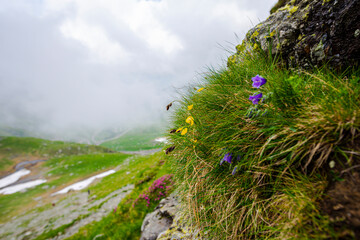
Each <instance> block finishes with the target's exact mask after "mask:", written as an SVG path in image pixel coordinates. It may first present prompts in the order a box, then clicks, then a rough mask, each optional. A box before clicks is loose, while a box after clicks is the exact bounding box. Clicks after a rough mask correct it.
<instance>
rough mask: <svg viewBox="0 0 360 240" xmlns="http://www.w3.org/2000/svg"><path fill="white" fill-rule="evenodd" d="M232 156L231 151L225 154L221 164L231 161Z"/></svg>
mask: <svg viewBox="0 0 360 240" xmlns="http://www.w3.org/2000/svg"><path fill="white" fill-rule="evenodd" d="M231 157H232V156H231V153H227V154H225V156H224V158H223V159H221V161H220V165H221V164H223V162H228V163H231Z"/></svg>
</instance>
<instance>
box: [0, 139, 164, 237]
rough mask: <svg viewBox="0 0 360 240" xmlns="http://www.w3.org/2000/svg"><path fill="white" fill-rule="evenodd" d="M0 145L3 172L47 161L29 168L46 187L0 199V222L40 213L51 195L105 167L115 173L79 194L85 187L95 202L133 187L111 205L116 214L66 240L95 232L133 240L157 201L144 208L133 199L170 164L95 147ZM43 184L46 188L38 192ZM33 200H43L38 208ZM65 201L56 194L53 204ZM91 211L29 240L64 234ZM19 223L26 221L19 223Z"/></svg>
mask: <svg viewBox="0 0 360 240" xmlns="http://www.w3.org/2000/svg"><path fill="white" fill-rule="evenodd" d="M0 144H1V145H0V154H1V156H2V158H3V159H6V161H7V167H5V168H4V169H9V167H10V169H11V168H12V167H14V165H15V163H17V162H18V160H19V159H25V158H30V157H39V158H40V159H47V161H45V162H42V163H38V165H37V166H35V167H36V172H37V173H38V174H40V175H41V176H42V178H45V179H47V182H46V183H44V184H41V185H39V186H36V187H33V188H30V189H28V190H27V191H25V192H18V193H14V194H9V195H0V217H1V222H2V223H4V222H7V221H11V219H12V218H13V217H14V216H17V215H24V214H27V213H34V212H39V213H40V212H43V211H46V210H47V209H49V208H51V207H52V206H51V202H52V199H53V198H51V197H50V194H51V193H54V192H56V191H58V190H60V189H62V188H64V187H66V186H68V185H70V184H72V183H75V182H78V181H81V180H83V179H86V178H88V177H91V176H94V175H96V174H98V173H101V172H105V171H107V170H110V169H114V168H116V169H117V171H116V172H115V173H114V174H111V175H109V176H106V177H104V178H102V179H101V180H99V181H96V182H95V183H93V184H91V185H89V186H88V187H86V188H85V189H83V190H81V191H82V192H87V191H88V190H89V189H90V190H91V196H94V198H95V199H93V201H95V200H96V199H102V198H104V197H106V196H107V195H109V194H111V193H112V192H114V191H116V190H118V189H120V188H122V187H124V186H126V185H129V184H134V185H135V188H134V190H133V191H132V192H131V193H130V194H129V195H128V196H127V197H126V198H125V199H123V200H122V202H121V203H120V204H119V206H118V207H117V214H113V213H111V214H109V215H108V216H105V217H104V218H103V219H102V220H100V221H99V222H94V223H91V224H89V225H86V226H84V227H82V228H81V229H80V231H79V232H78V233H77V234H75V235H74V236H73V237H71V239H92V238H93V237H94V236H96V235H98V234H99V233H104V234H105V235H106V236H107V237H109V238H113V237H115V238H117V239H138V238H139V237H140V234H141V231H140V227H141V224H142V221H143V218H144V216H145V215H146V214H147V213H148V212H150V211H152V209H153V208H154V207H155V206H156V204H157V203H158V202H159V201H158V200H154V199H153V201H152V202H151V205H150V206H146V204H145V202H142V201H139V203H138V204H136V205H134V201H135V200H136V199H137V198H138V197H139V195H140V194H141V193H143V192H144V191H146V190H147V189H148V188H149V186H150V185H151V184H152V183H153V182H154V181H155V180H156V179H158V178H160V177H161V176H164V175H166V174H169V173H170V165H169V164H168V163H167V161H166V158H165V154H164V153H162V152H158V153H155V154H152V155H147V156H139V155H130V154H122V153H117V152H113V151H112V150H110V149H108V148H105V147H101V146H91V145H84V144H76V143H67V142H60V141H57V142H52V141H48V140H42V139H35V138H18V137H5V138H2V139H1V140H0ZM4 162H5V160H4ZM2 163H3V162H2ZM31 170H33V168H31ZM44 186H46V187H45V188H44ZM39 197H41V199H42V200H43V204H42V205H41V206H39V205H37V204H36V199H39ZM66 198H67V195H66V194H65V195H63V196H60V199H58V201H63V200H65V199H66ZM100 207H101V206H97V207H95V209H93V210H94V211H95V210H96V208H100ZM91 213H92V212H91V211H90V212H89V213H88V214H87V215H84V216H79V217H78V218H77V219H74V220H73V221H72V222H71V223H68V224H64V225H63V226H60V227H58V228H56V229H51V230H50V231H46V232H43V233H42V234H40V235H39V236H37V237H36V238H35V239H49V238H51V237H55V236H57V235H58V234H61V233H64V232H66V230H67V229H68V228H70V227H71V226H72V225H74V224H76V222H77V221H80V220H81V219H82V218H84V217H87V216H89V215H91ZM24 224H25V225H26V224H27V223H26V222H24ZM3 237H4V236H3Z"/></svg>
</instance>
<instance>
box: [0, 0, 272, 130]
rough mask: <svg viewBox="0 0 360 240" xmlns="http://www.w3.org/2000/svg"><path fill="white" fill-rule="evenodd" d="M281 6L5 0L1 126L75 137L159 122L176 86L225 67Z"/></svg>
mask: <svg viewBox="0 0 360 240" xmlns="http://www.w3.org/2000/svg"><path fill="white" fill-rule="evenodd" d="M275 2H277V0H221V1H219V0H206V1H205V0H157V1H155V0H154V1H145V0H0V109H1V111H0V124H6V125H9V126H12V127H29V128H33V130H38V131H50V130H54V129H56V130H60V131H66V130H68V129H70V128H74V127H89V128H106V127H110V126H125V127H126V126H129V125H130V124H132V123H138V122H142V121H144V122H146V121H154V120H156V119H158V118H159V116H161V114H164V112H165V106H166V104H167V103H168V102H170V101H172V100H173V99H174V98H175V97H176V93H175V92H176V89H178V88H181V87H183V86H187V85H188V84H189V83H191V82H194V79H196V78H197V73H201V72H203V71H206V66H214V67H215V68H218V67H220V66H224V65H225V60H226V58H227V57H228V56H229V55H230V54H229V53H228V52H227V51H226V50H225V49H227V50H229V51H234V46H235V45H236V44H238V43H239V42H240V41H241V40H242V38H243V37H244V35H245V33H246V32H247V31H248V30H249V29H250V28H251V27H252V26H253V25H256V24H257V23H259V21H261V20H264V19H266V17H268V15H269V10H270V8H271V7H272V6H273V5H274V4H275ZM236 36H238V39H237V38H236ZM224 48H225V49H224Z"/></svg>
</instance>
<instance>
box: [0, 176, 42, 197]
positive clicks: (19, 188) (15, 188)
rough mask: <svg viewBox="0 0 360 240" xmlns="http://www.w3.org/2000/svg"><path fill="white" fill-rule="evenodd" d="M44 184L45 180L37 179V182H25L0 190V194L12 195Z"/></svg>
mask: <svg viewBox="0 0 360 240" xmlns="http://www.w3.org/2000/svg"><path fill="white" fill-rule="evenodd" d="M44 182H46V180H45V179H38V180H34V181H29V182H26V183H20V184H16V185H14V186H11V187H7V188H3V189H1V190H0V194H13V193H16V192H19V191H22V190H25V189H27V188H32V187H35V186H37V185H40V184H42V183H44Z"/></svg>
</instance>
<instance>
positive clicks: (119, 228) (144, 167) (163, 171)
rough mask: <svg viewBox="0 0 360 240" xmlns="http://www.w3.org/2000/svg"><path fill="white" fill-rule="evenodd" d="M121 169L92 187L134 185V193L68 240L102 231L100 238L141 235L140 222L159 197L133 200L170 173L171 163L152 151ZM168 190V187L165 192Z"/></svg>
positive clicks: (84, 237)
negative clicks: (110, 212)
mask: <svg viewBox="0 0 360 240" xmlns="http://www.w3.org/2000/svg"><path fill="white" fill-rule="evenodd" d="M121 171H122V172H121ZM121 171H119V172H117V173H116V174H113V175H111V176H109V178H107V179H106V180H105V179H104V181H102V182H101V184H98V185H96V187H95V189H94V190H95V191H96V194H97V195H100V194H101V193H102V191H104V189H107V190H108V186H109V184H111V183H114V182H116V183H117V185H125V184H127V183H133V184H135V189H134V190H133V192H132V193H131V194H130V195H128V196H127V197H126V198H125V199H124V200H123V201H122V202H121V203H120V204H119V207H118V208H117V209H116V210H114V212H113V213H112V214H109V215H108V216H107V217H105V218H103V219H102V220H101V221H99V222H94V223H92V224H89V225H87V226H85V227H83V228H81V229H80V230H79V232H78V233H77V234H75V235H73V236H72V237H70V238H68V239H69V240H70V239H71V240H77V239H79V240H80V239H94V237H96V236H97V235H99V234H103V239H129V240H132V239H133V240H135V239H139V238H140V234H141V225H142V222H143V220H144V218H145V216H146V214H147V213H150V212H152V211H153V210H154V208H155V207H156V206H157V205H158V203H159V201H160V200H157V199H155V198H154V197H153V198H151V197H150V204H149V205H147V204H146V202H145V201H143V200H142V201H141V199H140V201H136V199H138V198H139V195H140V194H143V193H144V192H146V190H147V189H148V188H149V187H150V186H151V185H152V184H153V182H154V180H156V179H159V178H160V177H162V176H164V175H167V174H169V173H170V172H171V169H170V165H169V164H168V163H167V162H166V161H165V158H164V155H163V153H155V154H153V155H150V156H138V157H135V158H134V159H133V160H132V161H131V162H130V165H129V166H128V167H127V168H124V169H123V170H121ZM126 171H131V173H130V174H126ZM105 186H106V187H105ZM168 186H172V185H168ZM110 189H111V188H110ZM171 190H172V189H169V191H168V193H167V195H168V194H170V192H171ZM135 202H136V204H135ZM40 239H41V238H40ZM44 239H46V238H44Z"/></svg>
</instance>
